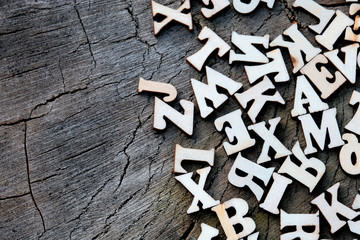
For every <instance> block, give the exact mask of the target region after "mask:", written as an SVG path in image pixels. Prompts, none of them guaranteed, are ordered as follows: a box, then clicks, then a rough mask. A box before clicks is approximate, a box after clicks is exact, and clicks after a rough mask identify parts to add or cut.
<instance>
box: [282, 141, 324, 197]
mask: <svg viewBox="0 0 360 240" xmlns="http://www.w3.org/2000/svg"><path fill="white" fill-rule="evenodd" d="M292 152H293V154H294V156H295V157H296V158H297V159H298V160H299V161H300V162H301V165H300V166H298V165H297V164H295V163H294V162H293V161H291V158H290V157H288V158H287V159H286V160H285V161H284V163H283V164H282V165H281V167H280V169H279V171H278V173H286V174H289V175H290V176H291V177H293V178H295V179H296V180H298V181H299V182H301V183H302V184H304V185H305V186H307V187H308V188H309V191H310V192H312V191H313V190H314V188H315V187H316V185H317V184H318V182H319V181H320V179H321V178H322V176H323V175H324V173H325V170H326V167H325V164H324V163H323V162H322V161H320V160H319V159H316V158H313V157H312V158H310V159H308V158H307V157H306V156H305V154H304V153H303V151H302V150H301V148H300V144H299V142H296V143H295V145H294V147H293V149H292ZM310 170H312V171H311V172H310ZM314 171H315V172H316V173H314Z"/></svg>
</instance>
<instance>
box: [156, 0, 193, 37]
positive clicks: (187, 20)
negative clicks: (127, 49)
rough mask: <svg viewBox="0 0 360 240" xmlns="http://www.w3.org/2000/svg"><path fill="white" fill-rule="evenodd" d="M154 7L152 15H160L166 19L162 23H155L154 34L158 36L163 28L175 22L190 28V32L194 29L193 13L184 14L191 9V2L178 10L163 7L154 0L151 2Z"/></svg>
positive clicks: (187, 2)
mask: <svg viewBox="0 0 360 240" xmlns="http://www.w3.org/2000/svg"><path fill="white" fill-rule="evenodd" d="M151 6H152V15H153V17H155V16H156V15H158V14H160V15H163V16H165V17H166V18H165V19H164V20H162V21H161V22H156V21H154V33H155V35H157V34H158V33H159V32H160V31H161V29H162V28H163V27H165V26H166V25H167V24H168V23H170V22H171V21H173V20H175V21H177V22H179V23H182V24H184V25H186V26H188V27H189V30H192V29H193V24H192V17H191V13H188V14H184V13H182V12H183V11H184V10H188V9H190V7H191V6H190V0H185V1H184V3H183V4H182V5H181V6H180V7H179V8H178V9H176V10H174V9H171V8H169V7H166V6H164V5H161V4H159V3H157V2H155V1H154V0H152V1H151Z"/></svg>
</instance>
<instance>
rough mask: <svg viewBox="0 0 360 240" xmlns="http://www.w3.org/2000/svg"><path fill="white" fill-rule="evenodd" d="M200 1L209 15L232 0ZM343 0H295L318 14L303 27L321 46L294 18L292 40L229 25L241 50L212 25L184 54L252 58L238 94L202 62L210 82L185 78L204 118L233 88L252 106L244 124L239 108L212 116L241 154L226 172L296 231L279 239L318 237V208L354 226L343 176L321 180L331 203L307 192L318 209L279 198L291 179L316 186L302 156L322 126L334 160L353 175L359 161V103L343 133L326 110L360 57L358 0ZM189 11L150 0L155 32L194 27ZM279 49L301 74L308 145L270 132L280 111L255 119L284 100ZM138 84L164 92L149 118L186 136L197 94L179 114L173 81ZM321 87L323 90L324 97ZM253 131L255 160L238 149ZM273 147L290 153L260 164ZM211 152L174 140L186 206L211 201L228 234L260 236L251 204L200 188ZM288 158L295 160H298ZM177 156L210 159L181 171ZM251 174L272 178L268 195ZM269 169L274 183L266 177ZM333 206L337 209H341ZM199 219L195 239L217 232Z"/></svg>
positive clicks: (244, 7) (300, 114)
mask: <svg viewBox="0 0 360 240" xmlns="http://www.w3.org/2000/svg"><path fill="white" fill-rule="evenodd" d="M274 1H275V0H250V1H241V0H234V1H233V8H234V9H235V10H236V11H238V12H239V13H242V14H246V13H250V12H252V11H253V10H255V9H256V7H257V6H258V5H259V4H260V3H261V2H264V3H261V4H265V3H266V5H267V7H268V8H272V7H273V5H274ZM202 2H203V4H204V5H206V6H208V7H209V6H212V8H206V7H205V6H204V7H203V8H202V9H201V12H202V14H203V15H204V17H206V18H211V17H213V16H214V15H215V14H217V13H219V12H220V11H222V10H223V9H225V8H227V7H228V6H229V5H230V2H229V1H228V0H202ZM210 2H211V5H210ZM347 2H349V4H351V5H350V7H349V14H344V13H343V12H341V11H339V10H338V11H334V10H330V9H326V8H325V7H323V6H321V5H319V4H318V3H316V2H314V1H313V0H296V1H295V2H294V4H293V6H292V7H294V8H302V9H303V10H304V11H306V12H307V13H309V14H310V15H312V16H314V17H315V18H317V19H318V20H319V23H318V24H316V25H310V26H309V28H310V29H311V30H312V31H314V32H315V33H316V34H317V35H316V36H315V40H316V42H317V43H318V44H320V45H321V46H323V49H324V52H323V51H322V49H321V48H318V47H315V46H313V45H312V44H311V43H310V42H309V41H308V40H307V38H305V37H304V35H303V34H302V33H301V32H300V31H299V29H298V24H297V23H293V24H292V25H291V26H290V27H289V28H288V29H286V30H285V31H284V32H283V35H284V36H286V38H287V39H291V41H288V40H285V39H284V36H282V35H280V36H277V37H276V38H275V39H274V40H272V41H271V42H270V37H269V35H265V36H251V35H242V34H238V33H236V32H233V33H232V36H231V41H232V43H233V45H234V46H236V47H237V48H239V50H240V51H241V52H242V53H240V54H239V53H236V52H235V51H233V50H231V47H230V45H229V44H228V43H226V42H225V41H224V40H223V39H221V38H220V37H219V36H218V35H217V34H216V33H215V32H214V31H213V30H211V29H210V28H208V27H206V26H204V27H203V28H202V30H201V31H200V34H199V35H198V39H199V40H202V41H204V42H205V43H204V45H203V47H202V48H201V49H200V50H198V51H197V52H196V53H194V54H193V55H191V56H189V57H187V59H186V60H187V61H188V63H190V64H191V65H192V66H193V67H194V68H195V69H197V70H198V71H201V70H202V69H203V68H204V65H205V62H206V60H207V59H208V58H209V56H210V55H211V54H212V53H213V52H217V55H218V56H219V57H222V56H224V55H225V54H226V53H228V52H229V54H228V56H229V63H233V62H236V61H238V62H246V63H249V62H250V63H252V64H251V65H249V66H245V72H246V75H247V78H248V81H249V83H250V84H251V87H250V88H249V89H247V90H245V91H242V92H241V93H238V91H239V90H240V89H241V88H242V84H241V83H240V82H237V81H234V80H232V79H230V78H229V77H226V76H225V75H223V74H222V73H220V72H217V71H215V70H214V69H212V68H210V67H208V66H205V71H206V77H207V83H203V82H200V81H198V80H195V79H191V85H192V88H193V91H194V95H195V97H196V101H197V105H198V108H199V111H200V115H201V117H202V118H206V117H208V116H209V115H210V114H211V113H212V112H213V111H214V110H215V109H216V108H218V107H219V106H220V105H222V104H223V103H224V102H226V101H227V99H228V97H229V96H234V97H235V98H236V100H237V101H238V102H239V104H240V105H241V107H242V108H243V109H246V108H248V109H249V110H248V111H247V115H248V116H249V118H250V119H251V121H252V122H253V125H250V126H246V125H245V123H244V121H243V119H242V111H241V110H240V109H238V110H236V111H233V112H230V113H228V114H226V115H224V116H221V117H219V118H217V119H216V120H215V122H214V124H215V127H216V129H217V130H218V131H225V134H226V136H227V138H228V141H229V142H224V144H223V147H224V150H225V152H226V154H227V155H229V156H230V155H233V154H237V157H236V160H235V162H234V164H233V166H232V168H231V170H230V172H229V173H228V180H229V182H230V183H231V184H232V185H234V186H236V187H239V188H244V187H247V188H249V189H250V190H251V191H252V192H253V194H254V195H255V197H256V199H257V200H258V201H259V203H260V201H262V200H263V201H262V202H261V203H260V205H259V206H260V208H262V209H264V210H265V211H268V212H270V213H272V214H275V215H278V214H279V215H280V229H283V228H285V227H287V226H295V228H294V229H295V230H294V231H293V232H287V233H284V234H282V235H281V236H280V239H305V240H311V239H319V238H320V237H319V235H320V234H319V232H320V226H319V214H320V212H321V214H322V215H323V216H324V217H325V219H326V220H327V222H328V223H329V225H330V229H331V233H336V232H337V231H338V230H339V229H341V228H342V227H344V226H345V225H348V228H349V229H350V231H351V232H352V233H354V234H357V235H360V218H359V215H360V211H359V210H360V195H357V196H356V197H355V199H354V202H353V204H352V206H346V205H344V204H342V203H341V202H339V201H338V190H339V187H340V183H336V184H335V185H333V186H331V187H330V188H328V189H327V192H328V194H330V195H331V201H330V202H329V201H327V200H326V198H325V193H322V194H321V195H319V196H318V197H316V198H314V199H313V200H312V201H311V204H313V205H315V206H316V207H317V208H318V209H319V211H317V213H314V214H295V213H286V212H285V211H283V210H279V203H280V201H281V200H282V197H283V195H284V193H285V191H286V189H287V187H288V186H289V185H290V184H291V183H292V182H293V180H296V181H299V182H300V183H302V184H304V185H305V186H306V187H307V188H308V189H309V191H310V192H312V191H313V189H314V188H315V187H316V185H317V184H318V182H319V181H320V179H321V178H322V176H323V175H324V173H325V170H326V167H325V164H324V163H323V162H322V161H320V160H319V159H316V158H314V157H311V158H308V157H307V155H309V154H312V153H316V152H317V151H318V149H321V150H324V148H325V142H326V136H327V134H328V136H329V139H330V142H329V144H328V146H327V147H328V148H329V149H330V148H337V147H339V149H340V153H339V162H340V165H341V168H342V169H343V171H345V172H346V173H347V174H350V175H355V176H356V175H360V160H359V159H357V157H359V158H360V143H358V138H357V136H356V135H360V110H359V109H358V110H357V112H356V113H355V114H354V116H353V118H352V119H351V121H350V122H348V123H347V124H346V126H345V129H346V130H347V131H348V133H345V134H344V135H343V136H341V134H340V130H339V126H338V123H337V120H336V108H331V109H330V108H329V106H328V104H327V103H326V99H328V98H329V97H330V96H331V95H332V94H333V93H334V92H335V91H336V90H338V89H339V88H340V87H342V86H343V85H345V84H354V83H355V81H356V69H357V65H359V66H360V54H358V52H359V44H358V42H360V34H358V33H360V29H359V27H360V4H358V3H356V2H357V1H356V0H355V1H354V0H352V1H350V0H347ZM351 2H353V3H351ZM354 2H355V3H354ZM189 10H190V0H185V1H184V2H183V3H182V4H181V6H180V7H179V8H178V9H172V8H170V7H167V6H164V5H162V4H159V3H157V2H155V1H152V13H153V17H155V16H157V15H161V16H163V19H162V20H161V21H155V20H154V33H155V35H156V34H158V33H159V32H160V31H161V30H162V29H163V27H165V26H166V25H167V24H168V23H170V22H178V23H181V24H183V25H185V26H187V27H188V28H189V30H192V29H193V23H192V16H191V13H184V11H189ZM357 14H359V15H357ZM344 33H345V40H346V41H343V42H345V43H347V44H348V45H345V46H342V47H341V48H340V49H333V48H334V44H335V42H338V40H339V38H340V37H341V36H344ZM357 34H358V35H357ZM254 45H262V46H263V48H264V49H269V48H271V49H273V50H271V51H268V52H266V53H263V52H262V51H260V50H259V49H258V48H257V47H256V46H254ZM279 48H284V49H286V50H288V52H289V55H290V59H291V62H292V65H293V69H292V73H293V74H297V79H296V91H295V96H294V107H293V109H292V111H291V116H292V117H294V118H297V119H298V121H300V122H301V125H302V129H303V134H304V137H305V141H306V148H305V149H304V151H303V150H302V149H301V147H300V144H299V142H296V143H295V145H294V146H293V147H292V149H291V151H290V150H288V149H287V148H286V147H285V146H284V145H283V144H282V143H281V142H280V141H279V139H278V138H277V137H276V136H275V135H274V133H275V129H276V127H277V125H278V124H279V122H280V117H277V118H273V119H270V120H269V121H268V124H269V126H270V127H269V128H267V125H266V123H265V121H263V122H257V121H256V119H257V116H258V114H259V113H260V111H261V110H262V109H263V108H264V106H265V105H266V104H269V103H277V104H285V101H284V99H283V98H282V96H281V95H280V93H279V92H278V91H276V89H275V86H274V84H273V83H274V82H275V83H279V82H287V81H289V80H290V76H289V73H288V70H287V68H286V66H285V62H284V59H283V56H282V53H281V51H280V49H279ZM339 51H341V52H342V53H341V54H342V56H344V57H340V56H339ZM342 59H344V60H342ZM253 63H255V64H253ZM329 64H332V65H333V67H334V68H335V69H336V71H335V72H334V74H333V73H331V72H330V71H329V70H328V69H327V67H326V66H328V65H329ZM270 76H274V77H270ZM347 82H350V83H347ZM217 87H220V88H222V89H224V90H226V91H227V92H228V95H226V94H223V93H219V92H218V90H217ZM269 89H272V90H273V91H274V92H275V93H274V94H266V92H268V90H269ZM315 89H317V90H315ZM138 91H139V92H142V91H150V92H158V93H162V94H165V95H166V96H165V97H164V98H163V99H160V98H158V97H155V104H154V123H153V127H154V128H155V129H159V130H163V129H165V128H166V125H167V122H166V121H165V118H166V119H168V120H169V121H170V122H172V123H173V124H175V125H176V126H178V127H179V128H180V129H181V130H183V131H184V132H185V133H187V134H188V135H190V136H191V135H192V134H193V120H194V103H192V102H191V101H187V100H180V106H181V107H182V108H183V110H182V111H183V113H181V111H180V112H179V111H177V110H175V109H174V108H173V107H171V106H170V105H169V104H168V103H169V102H172V101H173V100H174V99H175V98H176V97H177V90H176V88H175V87H174V86H172V85H171V84H167V83H160V82H155V81H147V80H145V79H143V78H140V80H139V86H138ZM317 91H318V92H319V93H321V95H320V96H319V95H318V93H317ZM209 101H211V102H212V105H211V104H210V105H209V104H208V102H209ZM359 102H360V92H358V91H354V92H353V93H352V96H351V99H350V102H349V104H350V105H356V104H358V103H359ZM249 103H252V104H251V105H250V104H249ZM248 104H249V105H250V107H249V106H248ZM314 112H320V113H322V120H321V125H320V127H319V126H318V125H317V124H316V122H315V121H314V119H313V117H312V115H311V113H314ZM250 131H253V132H255V133H256V134H257V135H258V136H259V137H260V138H262V139H263V140H264V144H263V148H262V152H261V154H260V156H259V158H258V159H257V162H256V163H255V162H253V161H250V160H248V159H246V158H244V157H243V156H242V155H241V151H242V150H245V149H247V148H250V147H252V146H254V145H255V140H254V139H253V138H251V136H250V134H249V132H250ZM235 140H236V141H235ZM312 140H313V141H312ZM314 142H316V143H317V145H318V148H316V147H314V146H313V143H314ZM270 148H272V149H273V150H274V151H275V152H276V154H275V156H274V158H275V159H277V158H286V159H285V161H284V162H283V163H282V165H281V167H280V168H279V170H278V171H277V172H275V171H274V170H275V168H270V167H269V168H265V167H264V166H262V165H261V164H263V163H266V162H269V161H271V160H272V159H271V158H270V157H269V154H268V153H269V149H270ZM214 151H215V150H214V149H211V150H202V149H190V148H184V147H182V146H180V145H178V144H177V145H176V147H175V163H174V173H175V174H176V176H175V179H176V180H177V181H179V182H180V183H181V184H182V185H183V186H184V187H185V188H186V189H187V190H188V191H189V192H190V193H191V194H192V195H193V196H194V199H193V201H192V204H191V206H190V207H189V208H188V210H187V213H188V214H190V213H194V212H197V211H199V210H200V207H199V203H201V204H200V206H201V208H202V209H208V208H211V210H212V211H214V212H215V213H216V214H217V216H218V218H219V221H220V223H221V226H222V228H223V230H224V232H225V234H226V236H227V238H228V239H241V238H247V239H257V238H258V235H259V233H258V232H256V233H254V231H255V229H256V225H255V222H254V220H253V219H252V218H250V217H246V215H247V213H248V208H249V207H248V204H247V202H246V201H245V200H243V199H241V198H234V199H231V200H228V201H226V202H224V203H220V201H218V200H215V199H213V197H212V196H210V195H209V194H208V193H207V192H206V191H205V190H204V186H205V183H206V180H207V176H208V174H209V172H210V170H211V166H213V164H214V155H215V152H214ZM354 156H355V159H354ZM294 159H296V162H295V161H294ZM183 160H191V161H200V162H205V163H207V164H208V165H209V166H208V167H205V168H201V169H198V170H197V171H196V172H187V171H186V170H185V169H184V168H183V167H182V165H181V164H182V161H183ZM239 170H240V171H241V172H243V173H245V176H243V175H244V174H243V175H241V176H240V175H239V174H237V173H238V171H239ZM193 174H198V176H199V180H198V182H195V180H193ZM255 178H257V179H258V180H261V181H262V182H263V185H265V186H267V187H269V191H268V192H267V195H266V196H263V195H264V189H263V187H261V186H260V185H259V184H258V183H257V182H256V181H254V179H255ZM271 178H272V185H271V186H268V184H269V182H270V180H271ZM230 208H232V209H235V213H234V214H231V216H229V214H228V212H227V210H228V209H230ZM339 215H341V216H342V217H341V218H339ZM238 224H240V225H241V226H242V227H241V228H240V229H241V230H238V229H236V228H235V225H238ZM304 226H313V228H312V229H313V231H312V232H309V231H304V229H303V227H304ZM201 228H202V233H201V235H200V236H199V238H198V239H201V240H206V239H209V240H210V239H212V238H213V237H216V236H217V235H218V234H219V230H218V229H216V228H214V227H211V226H209V225H207V224H204V223H203V224H201Z"/></svg>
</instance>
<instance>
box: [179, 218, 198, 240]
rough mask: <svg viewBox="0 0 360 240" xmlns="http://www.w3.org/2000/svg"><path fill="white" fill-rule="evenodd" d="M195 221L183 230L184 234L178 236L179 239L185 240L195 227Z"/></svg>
mask: <svg viewBox="0 0 360 240" xmlns="http://www.w3.org/2000/svg"><path fill="white" fill-rule="evenodd" d="M195 223H196V221H194V222H191V224H190V226H189V227H188V228H187V229H186V230H185V232H184V234H183V235H182V236H181V237H180V238H179V240H186V239H187V238H188V237H189V235H190V233H191V232H192V231H193V229H194V228H195Z"/></svg>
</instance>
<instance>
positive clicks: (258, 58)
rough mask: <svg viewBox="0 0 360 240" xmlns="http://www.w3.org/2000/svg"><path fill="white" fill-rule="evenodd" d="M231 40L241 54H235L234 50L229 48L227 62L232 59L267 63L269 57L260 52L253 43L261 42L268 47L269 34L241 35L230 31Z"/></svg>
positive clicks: (230, 61) (231, 61)
mask: <svg viewBox="0 0 360 240" xmlns="http://www.w3.org/2000/svg"><path fill="white" fill-rule="evenodd" d="M231 42H232V43H233V44H234V45H235V46H236V47H238V48H239V49H240V50H241V51H242V52H243V54H237V53H235V51H233V50H230V58H229V63H230V64H231V63H233V61H240V62H256V63H268V62H269V59H268V58H267V57H266V56H265V55H264V54H263V53H262V52H260V51H259V50H258V49H257V48H256V47H254V46H253V45H254V44H261V45H263V46H264V47H265V48H266V49H267V48H268V47H269V35H268V34H267V35H265V36H264V37H259V36H249V35H241V34H238V33H236V32H232V36H231Z"/></svg>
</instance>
